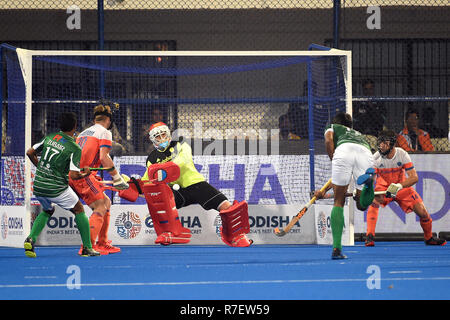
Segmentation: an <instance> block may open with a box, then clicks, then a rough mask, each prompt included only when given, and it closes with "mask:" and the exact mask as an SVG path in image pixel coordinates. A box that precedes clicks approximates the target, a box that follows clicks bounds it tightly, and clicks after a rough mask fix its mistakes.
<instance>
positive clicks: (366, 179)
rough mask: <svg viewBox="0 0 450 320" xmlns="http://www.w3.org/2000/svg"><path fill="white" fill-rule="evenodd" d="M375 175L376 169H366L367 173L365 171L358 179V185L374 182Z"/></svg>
mask: <svg viewBox="0 0 450 320" xmlns="http://www.w3.org/2000/svg"><path fill="white" fill-rule="evenodd" d="M374 175H375V169H374V168H369V169H367V170H366V173H364V174H362V175H360V176H359V177H358V179H357V180H356V183H357V184H358V185H362V184H365V185H368V184H370V183H372V182H373V177H374Z"/></svg>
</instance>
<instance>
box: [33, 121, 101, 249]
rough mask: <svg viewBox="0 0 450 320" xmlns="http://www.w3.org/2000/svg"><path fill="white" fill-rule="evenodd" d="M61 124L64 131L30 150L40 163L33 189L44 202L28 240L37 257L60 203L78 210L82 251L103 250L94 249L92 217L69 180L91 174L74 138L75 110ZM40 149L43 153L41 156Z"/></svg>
mask: <svg viewBox="0 0 450 320" xmlns="http://www.w3.org/2000/svg"><path fill="white" fill-rule="evenodd" d="M60 128H61V131H60V132H57V133H52V134H49V135H47V136H46V137H44V139H42V140H41V141H40V142H38V143H36V144H35V145H33V147H31V148H30V149H28V151H27V156H28V158H29V159H30V160H31V162H32V163H33V164H34V165H35V166H36V175H35V179H34V185H33V193H34V195H35V196H36V198H37V200H38V201H39V202H40V204H41V206H42V212H41V213H40V214H39V215H38V216H37V217H36V220H35V221H34V223H33V227H32V228H31V232H30V234H29V236H28V237H27V238H26V240H25V242H24V248H25V255H26V256H27V257H30V258H35V257H36V252H35V251H34V243H35V242H36V238H37V237H38V236H39V234H40V233H41V232H42V230H43V229H44V227H45V225H46V224H47V221H48V219H49V218H50V217H51V216H52V214H53V213H54V212H55V208H54V206H53V204H57V205H58V206H60V207H61V208H63V209H66V210H70V211H71V212H72V213H73V214H75V223H76V225H77V228H78V230H79V231H80V235H81V240H82V242H83V245H82V247H81V250H80V255H81V256H85V257H87V256H98V255H99V253H98V252H97V251H95V250H93V249H92V245H91V238H90V234H89V220H88V218H87V216H86V214H85V213H84V208H83V205H82V204H81V202H80V200H79V199H78V197H77V195H76V194H75V192H74V191H73V190H72V189H71V188H70V187H69V181H68V177H70V178H71V179H73V180H78V179H83V178H85V177H86V176H87V175H89V168H87V170H86V172H85V173H84V174H83V173H81V172H80V158H81V149H80V147H79V146H78V145H77V144H76V143H75V140H74V138H73V134H74V132H75V130H76V128H77V118H76V115H75V113H73V112H67V113H63V114H62V115H61V117H60ZM39 153H41V157H40V159H39V160H38V157H37V156H38V154H39Z"/></svg>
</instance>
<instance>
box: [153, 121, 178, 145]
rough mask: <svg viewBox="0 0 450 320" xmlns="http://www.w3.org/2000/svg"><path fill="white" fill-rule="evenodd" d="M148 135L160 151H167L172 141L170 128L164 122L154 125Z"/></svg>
mask: <svg viewBox="0 0 450 320" xmlns="http://www.w3.org/2000/svg"><path fill="white" fill-rule="evenodd" d="M148 135H149V137H150V141H151V142H152V143H153V145H154V146H155V148H156V149H158V150H159V151H165V150H166V149H167V147H168V146H169V144H170V141H172V136H171V135H170V130H169V127H168V126H167V125H166V124H165V123H164V122H157V123H154V124H153V125H152V126H151V127H150V129H149V131H148Z"/></svg>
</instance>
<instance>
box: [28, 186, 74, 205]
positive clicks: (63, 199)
mask: <svg viewBox="0 0 450 320" xmlns="http://www.w3.org/2000/svg"><path fill="white" fill-rule="evenodd" d="M36 199H37V200H38V201H39V203H40V204H41V206H42V210H45V211H50V210H52V209H53V206H52V203H54V204H57V205H58V206H60V207H61V208H63V209H65V210H70V209H73V208H74V207H75V205H76V204H77V202H78V201H79V199H78V196H77V194H76V193H75V191H73V190H72V188H71V187H68V188H67V189H66V190H65V191H64V192H63V193H61V194H60V195H59V196H57V197H55V198H47V197H37V196H36Z"/></svg>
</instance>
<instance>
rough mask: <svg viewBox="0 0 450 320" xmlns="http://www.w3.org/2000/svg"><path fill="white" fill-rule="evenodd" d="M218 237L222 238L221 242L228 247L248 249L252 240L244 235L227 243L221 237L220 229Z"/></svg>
mask: <svg viewBox="0 0 450 320" xmlns="http://www.w3.org/2000/svg"><path fill="white" fill-rule="evenodd" d="M220 235H221V236H222V241H223V242H224V243H225V244H227V245H229V246H230V247H250V246H251V245H252V243H253V240H252V239H249V238H247V235H246V234H245V233H242V234H239V235H237V236H235V237H233V239H232V240H231V242H229V241H227V240H226V239H225V237H224V236H223V235H222V227H220Z"/></svg>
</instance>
